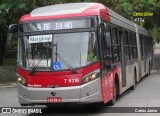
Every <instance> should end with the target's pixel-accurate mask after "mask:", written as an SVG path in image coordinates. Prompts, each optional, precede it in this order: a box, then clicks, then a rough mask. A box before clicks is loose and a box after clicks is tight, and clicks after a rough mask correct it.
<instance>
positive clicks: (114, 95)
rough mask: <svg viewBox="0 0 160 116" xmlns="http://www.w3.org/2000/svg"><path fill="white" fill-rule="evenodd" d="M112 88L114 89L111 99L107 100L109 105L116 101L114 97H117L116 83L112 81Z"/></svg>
mask: <svg viewBox="0 0 160 116" xmlns="http://www.w3.org/2000/svg"><path fill="white" fill-rule="evenodd" d="M113 90H114V91H113V99H112V100H110V101H109V102H108V104H109V105H114V103H115V102H116V98H117V85H116V83H114V89H113Z"/></svg>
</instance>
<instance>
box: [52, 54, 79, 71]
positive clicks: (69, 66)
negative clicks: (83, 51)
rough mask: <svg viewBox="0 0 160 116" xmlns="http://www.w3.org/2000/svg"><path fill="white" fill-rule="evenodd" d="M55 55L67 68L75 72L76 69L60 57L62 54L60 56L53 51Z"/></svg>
mask: <svg viewBox="0 0 160 116" xmlns="http://www.w3.org/2000/svg"><path fill="white" fill-rule="evenodd" d="M55 55H56V56H57V57H58V58H59V59H60V60H61V61H62V62H63V63H64V64H65V65H66V66H67V67H68V68H70V69H71V71H72V72H73V73H77V71H76V70H75V69H74V68H73V67H72V66H71V65H70V64H68V62H66V61H65V60H64V59H63V58H62V56H60V55H59V54H58V53H55Z"/></svg>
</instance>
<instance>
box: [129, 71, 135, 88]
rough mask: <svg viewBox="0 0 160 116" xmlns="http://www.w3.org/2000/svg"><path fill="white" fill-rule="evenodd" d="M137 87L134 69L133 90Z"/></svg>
mask: <svg viewBox="0 0 160 116" xmlns="http://www.w3.org/2000/svg"><path fill="white" fill-rule="evenodd" d="M135 87H136V71H134V77H133V85H132V86H131V88H130V89H131V90H134V89H135Z"/></svg>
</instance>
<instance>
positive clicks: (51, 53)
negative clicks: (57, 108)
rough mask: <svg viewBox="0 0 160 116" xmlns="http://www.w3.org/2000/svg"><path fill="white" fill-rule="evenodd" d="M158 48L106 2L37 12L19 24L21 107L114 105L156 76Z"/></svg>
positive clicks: (18, 73)
mask: <svg viewBox="0 0 160 116" xmlns="http://www.w3.org/2000/svg"><path fill="white" fill-rule="evenodd" d="M13 27H15V25H14V26H11V27H10V32H12V31H11V30H13ZM152 44H153V42H152V39H151V36H150V34H149V33H148V31H146V30H145V29H144V28H142V27H140V26H138V25H136V24H134V23H133V22H131V21H129V20H127V19H125V18H124V17H122V16H120V15H118V14H117V13H115V12H113V11H112V10H110V9H108V8H107V7H105V6H104V5H102V4H100V3H67V4H57V5H51V6H45V7H40V8H36V9H34V10H33V11H32V12H31V13H30V14H27V15H24V16H22V17H21V19H20V21H19V24H18V55H17V75H18V99H19V102H20V104H21V105H22V106H25V105H36V104H40V105H41V104H45V105H51V104H52V105H54V104H55V105H56V104H63V103H67V104H70V103H77V104H78V103H96V102H103V103H104V104H106V103H108V102H110V103H111V104H114V102H115V100H116V97H117V96H118V95H120V94H122V93H123V92H124V91H126V90H127V89H129V88H131V89H134V88H135V85H136V82H138V81H139V80H140V79H141V78H142V77H143V76H145V75H147V74H148V75H149V74H150V71H151V69H152V64H153V63H152V61H153V49H152V48H153V47H152Z"/></svg>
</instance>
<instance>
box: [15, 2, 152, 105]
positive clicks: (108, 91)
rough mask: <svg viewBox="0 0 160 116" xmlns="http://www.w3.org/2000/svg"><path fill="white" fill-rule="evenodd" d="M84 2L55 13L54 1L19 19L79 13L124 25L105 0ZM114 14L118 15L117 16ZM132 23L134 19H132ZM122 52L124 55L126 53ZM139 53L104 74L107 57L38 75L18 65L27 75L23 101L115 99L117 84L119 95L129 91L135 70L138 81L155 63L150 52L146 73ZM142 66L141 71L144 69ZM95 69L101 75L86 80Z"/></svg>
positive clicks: (21, 73)
mask: <svg viewBox="0 0 160 116" xmlns="http://www.w3.org/2000/svg"><path fill="white" fill-rule="evenodd" d="M76 4H78V3H73V4H71V5H76ZM83 4H84V5H88V7H85V9H83V6H82V5H83ZM82 5H81V6H82V9H83V10H81V9H79V11H77V12H76V11H75V12H74V13H72V12H70V11H66V12H64V13H61V14H55V15H54V13H55V12H54V13H52V7H54V5H53V6H47V7H43V8H38V9H35V10H33V11H32V12H31V13H30V14H27V15H24V16H22V17H21V19H20V21H19V22H20V24H23V23H30V22H34V21H44V22H45V21H46V20H59V19H72V18H76V17H77V18H79V17H82V18H85V17H97V20H98V19H101V20H103V21H105V22H107V23H109V24H112V23H113V24H115V25H118V26H119V27H121V28H123V27H122V26H121V24H118V23H117V22H118V21H117V22H116V21H115V20H117V19H116V16H117V17H118V18H119V17H121V16H119V15H118V14H116V13H115V14H114V12H113V11H112V12H111V10H109V9H108V8H107V7H105V6H103V5H102V4H99V3H82ZM50 8H51V9H50ZM65 8H66V7H65ZM49 9H50V10H49ZM45 10H46V11H45ZM75 10H77V9H75ZM48 11H50V13H48V14H47V12H48ZM37 12H38V13H37ZM45 12H46V14H45ZM36 13H37V14H36ZM111 13H113V14H111ZM112 15H113V16H115V17H113V16H112ZM114 18H115V19H114ZM113 19H114V20H113ZM122 20H123V19H122ZM97 22H98V21H97ZM99 22H100V21H99ZM129 23H131V22H130V21H129ZM97 24H98V23H97ZM131 25H134V24H133V23H132V24H131ZM124 28H125V25H124ZM133 28H134V29H135V25H134V26H133ZM139 28H140V27H139ZM139 28H138V29H139ZM117 29H118V28H117ZM126 29H128V30H129V28H128V27H127V26H126ZM138 29H137V30H138ZM131 30H132V29H131ZM59 31H61V30H59ZM118 32H119V34H120V32H121V31H118ZM118 32H117V33H118ZM133 32H134V33H137V35H136V36H137V37H138V36H139V35H138V31H137V32H136V29H135V30H134V31H133ZM99 35H100V34H99ZM133 35H134V34H133ZM27 36H28V35H27ZM146 36H147V34H146ZM98 37H99V36H98V35H97V38H98ZM137 37H136V39H137V43H138V42H139V37H138V38H137ZM19 51H21V50H19ZM22 52H23V51H22ZM139 52H140V49H139V50H138V48H137V53H139ZM73 55H74V54H73ZM121 55H123V53H122V54H121ZM137 56H138V57H137V59H136V60H133V61H131V60H130V62H132V65H130V66H128V65H127V63H126V65H125V67H126V69H123V67H122V62H121V60H119V61H118V63H115V65H114V66H113V67H111V68H110V69H109V71H107V72H105V73H104V74H103V71H101V70H102V68H101V67H102V66H101V65H102V64H103V63H105V60H97V61H96V62H95V63H93V64H90V65H87V66H84V67H80V68H78V69H76V73H73V72H72V71H70V70H62V71H35V73H34V75H30V71H28V70H25V69H23V68H21V67H20V66H19V65H18V66H17V73H18V75H19V76H20V77H23V78H24V79H25V81H26V82H25V85H23V84H21V83H18V98H19V102H20V104H21V105H36V104H52V105H54V104H61V103H94V102H103V103H104V104H105V103H107V102H109V101H111V100H113V99H114V97H115V95H114V94H115V93H114V92H115V87H116V89H117V90H116V95H120V94H122V93H123V92H124V91H126V90H127V89H128V88H130V87H131V86H133V84H134V82H133V79H134V77H135V75H134V74H135V73H136V79H135V81H136V82H138V81H139V80H140V78H141V77H143V76H144V75H146V74H147V73H148V71H150V69H151V65H152V56H151V55H149V57H148V58H147V60H146V64H147V66H146V67H147V69H146V71H145V72H144V73H142V72H143V71H142V70H143V69H140V66H139V65H140V60H141V58H140V56H139V55H137ZM122 58H123V57H121V58H120V59H122ZM141 62H143V61H141ZM123 70H125V72H126V73H125V78H126V79H124V80H123V75H122V73H123ZM139 70H140V71H141V73H140V71H139ZM147 70H148V71H147ZM93 72H94V73H96V75H98V78H97V79H95V80H93V81H90V82H88V83H85V84H82V78H84V77H85V76H87V75H89V74H92V73H93ZM142 74H143V75H142ZM127 75H130V76H131V77H130V78H131V79H130V80H127V78H129V77H128V76H127ZM123 81H126V82H125V83H126V85H125V86H124V85H123V84H122V83H123ZM115 85H116V86H115ZM59 102H61V103H59Z"/></svg>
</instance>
